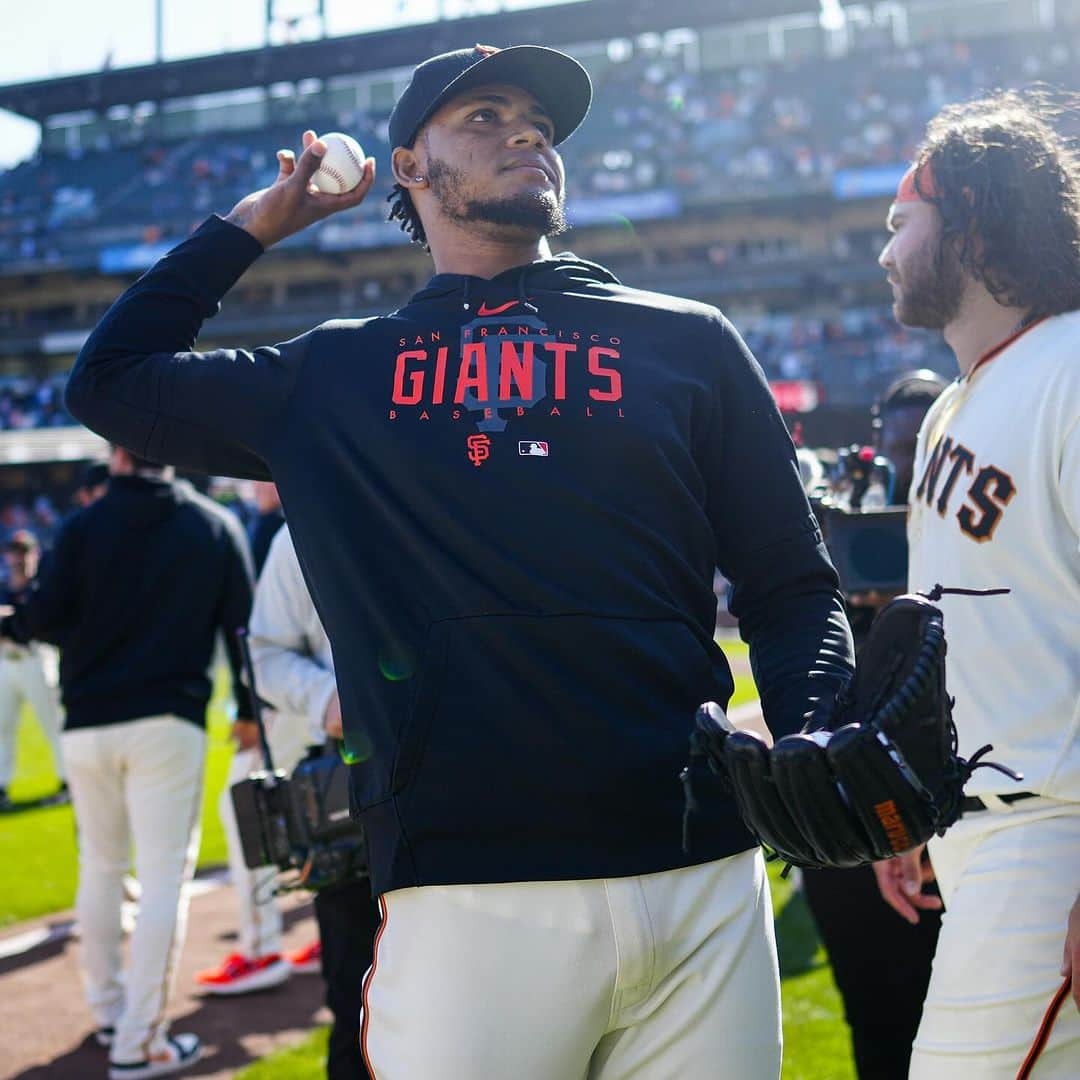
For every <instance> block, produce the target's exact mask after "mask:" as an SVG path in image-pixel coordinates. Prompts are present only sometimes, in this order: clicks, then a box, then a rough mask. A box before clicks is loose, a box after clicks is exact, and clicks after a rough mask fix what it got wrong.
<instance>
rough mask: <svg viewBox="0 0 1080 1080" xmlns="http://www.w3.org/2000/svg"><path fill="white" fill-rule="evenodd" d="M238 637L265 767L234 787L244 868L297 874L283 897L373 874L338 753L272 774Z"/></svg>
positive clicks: (282, 886)
mask: <svg viewBox="0 0 1080 1080" xmlns="http://www.w3.org/2000/svg"><path fill="white" fill-rule="evenodd" d="M236 636H237V638H238V639H239V642H240V649H241V652H242V654H243V657H244V668H245V670H246V672H247V677H248V684H249V688H250V690H251V700H252V711H253V712H254V714H255V723H256V724H257V726H258V729H259V745H260V748H261V749H262V755H263V762H264V765H265V768H263V769H261V770H260V771H258V772H253V773H252V774H251V775H250V776H248V778H247V779H246V780H241V781H240V782H239V783H238V784H234V785H233V786H232V788H231V789H230V793H231V795H232V802H233V809H234V810H235V811H236V824H237V828H238V830H239V833H240V846H241V848H242V849H243V852H244V863H245V864H246V865H247V867H248V868H249V869H252V870H254V869H256V868H258V867H260V866H277V867H279V868H280V869H281V870H282V871H286V872H288V871H293V872H294V874H293V876H292V877H291V878H288V879H284V880H283V881H281V882H280V883H279V885H278V891H280V892H287V891H289V890H291V889H313V890H319V889H325V888H328V887H330V886H332V885H338V884H341V883H343V882H346V881H353V880H355V879H357V878H360V877H364V876H366V874H367V849H366V846H365V843H364V830H363V827H362V826H361V825H360V824H359V823H358V822H356V821H354V820H353V819H352V817H351V815H350V813H349V768H348V766H347V765H346V764H345V763H344V762H343V761H342V760H341V758H340V756H339V755H338V754H336V753H333V752H332V751H329V750H327V751H325V752H324V751H323V750H322V749H321V748H320V749H319V750H318V751H317V752H312V753H309V755H308V756H307V757H306V758H304V760H303V761H301V762H300V764H299V765H297V766H296V768H295V769H294V770H293V774H292V776H286V774H285V773H284V772H283V771H282V770H281V769H275V768H274V759H273V755H272V754H271V752H270V743H269V742H268V741H267V738H266V725H265V723H264V722H263V717H262V704H261V702H260V701H259V695H258V692H257V690H256V688H255V667H254V664H253V663H252V660H251V649H250V647H249V645H248V640H247V632H246V631H245V630H244V629H239V630H237V632H236Z"/></svg>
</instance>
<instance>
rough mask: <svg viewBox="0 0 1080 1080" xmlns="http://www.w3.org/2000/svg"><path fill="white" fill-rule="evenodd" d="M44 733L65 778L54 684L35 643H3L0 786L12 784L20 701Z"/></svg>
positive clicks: (58, 770)
mask: <svg viewBox="0 0 1080 1080" xmlns="http://www.w3.org/2000/svg"><path fill="white" fill-rule="evenodd" d="M24 701H25V702H26V703H27V704H28V705H29V706H30V708H31V709H33V710H34V716H35V717H36V718H37V722H38V724H39V725H40V727H41V730H42V731H43V732H44V733H45V738H46V739H47V740H48V742H49V749H50V750H51V751H52V756H53V766H54V768H55V769H56V775H57V776H58V777H59V778H60V779H61V780H64V779H65V776H64V759H63V754H62V753H61V750H60V728H61V726H62V717H61V714H60V701H59V699H58V697H57V692H56V688H55V687H53V686H49V684H48V683H47V682H46V680H45V668H44V665H43V663H42V657H41V654H40V652H39V650H38V648H37V647H33V646H31V647H24V646H22V645H11V644H8V643H5V644H4V645H3V646H2V647H0V787H2V788H6V787H10V786H11V777H12V775H13V774H14V771H15V736H16V733H17V731H18V727H19V712H20V710H21V709H22V704H23V702H24Z"/></svg>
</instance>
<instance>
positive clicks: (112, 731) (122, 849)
mask: <svg viewBox="0 0 1080 1080" xmlns="http://www.w3.org/2000/svg"><path fill="white" fill-rule="evenodd" d="M63 742H64V759H65V761H66V763H67V768H68V783H69V785H70V786H71V799H72V802H73V804H74V806H75V820H76V822H77V824H78V827H79V891H78V897H77V899H76V908H77V913H78V917H79V926H80V929H81V931H82V962H83V974H84V982H85V985H86V997H87V1001H88V1003H89V1005H90V1011H91V1013H93V1016H94V1022H95V1024H97V1026H99V1027H115V1028H116V1037H115V1039H114V1041H113V1046H112V1052H111V1055H110V1056H111V1058H112V1060H113V1061H114V1062H117V1063H128V1062H135V1061H141V1060H142V1059H144V1058H146V1057H148V1056H149V1055H150V1054H152V1053H154V1052H156V1051H158V1050H159V1049H161V1047H162V1045H163V1042H164V1039H165V1035H166V1033H167V1030H168V1025H167V1023H166V1021H165V1006H166V1003H167V1001H168V998H169V994H170V992H171V990H172V986H173V983H174V981H175V976H176V962H177V960H178V958H179V955H180V950H181V949H182V947H183V943H184V935H185V931H186V925H187V897H186V896H185V892H184V889H183V885H184V884H185V883H186V882H187V881H189V880H190V879H191V875H192V873H193V871H194V868H195V857H196V855H197V854H198V851H199V811H200V808H201V796H202V776H203V757H204V750H205V747H206V734H205V732H204V731H203V730H202V729H201V728H199V727H197V726H196V725H195V724H193V723H191V722H190V721H188V720H181V719H179V718H178V717H175V716H153V717H147V718H145V719H142V720H130V721H127V722H125V723H121V724H108V725H105V726H103V727H92V728H76V729H74V730H72V731H65V732H64V735H63ZM132 844H134V847H135V874H136V876H137V877H138V879H139V884H140V885H141V886H142V897H141V900H140V903H139V917H138V920H137V922H136V924H135V933H134V934H133V935H132V937H131V944H130V953H129V963H128V966H127V969H126V971H125V969H124V966H123V954H122V949H121V946H122V941H123V933H122V930H121V926H120V904H121V902H122V900H123V879H124V874H125V873H126V872H127V869H128V866H129V865H130V862H131V849H132Z"/></svg>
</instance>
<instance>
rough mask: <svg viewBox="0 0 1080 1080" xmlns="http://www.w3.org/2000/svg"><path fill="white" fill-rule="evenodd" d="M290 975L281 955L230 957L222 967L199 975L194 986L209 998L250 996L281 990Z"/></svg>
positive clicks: (235, 954) (290, 968) (208, 969)
mask: <svg viewBox="0 0 1080 1080" xmlns="http://www.w3.org/2000/svg"><path fill="white" fill-rule="evenodd" d="M292 973H293V969H292V967H291V966H290V965H289V962H288V961H287V960H286V959H285V958H284V957H283V956H282V955H281V953H270V955H269V956H260V957H259V958H258V959H257V960H253V959H252V958H251V957H249V956H243V955H241V954H240V953H233V954H232V955H231V956H227V957H226V958H225V962H224V963H223V964H222V965H221V967H217V968H207V969H206V970H205V971H200V972H198V973H197V974H196V975H195V982H196V983H197V984H198V985H199V986H200V987H201V988H202V989H203V990H204V991H206V993H208V994H250V993H251V992H252V991H253V990H269V989H270V987H272V986H280V985H281V984H282V983H283V982H284V981H285V980H286V979H287V978H288V977H289V976H290V975H291V974H292Z"/></svg>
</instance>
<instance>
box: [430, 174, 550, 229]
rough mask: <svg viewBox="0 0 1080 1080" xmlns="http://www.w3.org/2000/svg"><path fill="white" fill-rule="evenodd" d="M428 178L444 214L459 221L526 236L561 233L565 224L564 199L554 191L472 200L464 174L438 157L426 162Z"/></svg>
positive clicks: (529, 192) (527, 192)
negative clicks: (512, 231) (511, 230)
mask: <svg viewBox="0 0 1080 1080" xmlns="http://www.w3.org/2000/svg"><path fill="white" fill-rule="evenodd" d="M427 180H428V185H429V186H430V188H431V193H432V194H433V195H434V196H435V198H436V199H438V201H439V207H440V208H441V210H442V212H443V214H444V215H445V216H446V217H448V218H449V219H450V220H451V221H455V222H458V223H459V224H470V223H471V224H484V225H493V226H495V227H496V229H497V230H503V229H513V230H515V231H517V232H520V233H524V234H527V235H528V236H560V235H561V234H562V233H564V232H566V230H567V228H568V225H567V222H566V214H565V212H564V206H565V198H564V196H563V195H561V194H559V195H556V193H555V192H554V191H550V190H540V191H523V192H521V193H520V194H519V195H507V196H505V197H503V198H501V199H473V198H470V197H469V195H468V184H467V182H466V176H465V173H464V172H462V171H461V170H460V169H455V168H454V167H453V166H452V165H448V164H447V163H446V162H445V161H440V160H438V159H437V158H435V159H432V160H430V161H429V162H428V167H427Z"/></svg>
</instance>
